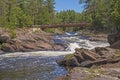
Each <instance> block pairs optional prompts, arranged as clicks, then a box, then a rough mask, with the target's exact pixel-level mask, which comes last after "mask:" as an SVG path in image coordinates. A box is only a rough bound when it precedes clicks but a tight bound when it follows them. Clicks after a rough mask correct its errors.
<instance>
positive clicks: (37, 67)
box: [0, 32, 109, 80]
mask: <svg viewBox="0 0 120 80" xmlns="http://www.w3.org/2000/svg"><path fill="white" fill-rule="evenodd" d="M89 38H90V37H89V36H81V35H78V34H77V33H75V32H72V33H65V34H63V35H55V36H54V41H55V42H56V44H66V45H67V46H68V47H67V48H66V51H36V52H16V53H7V54H3V55H0V80H53V78H55V77H58V76H62V75H64V74H67V71H66V69H65V68H63V67H60V66H59V65H58V64H57V63H56V60H58V59H62V58H63V57H64V56H65V55H66V54H72V53H74V49H75V48H87V49H93V48H94V47H97V46H99V47H105V46H109V44H108V43H107V42H101V41H97V42H94V41H93V42H91V41H89Z"/></svg>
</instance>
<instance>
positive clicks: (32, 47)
mask: <svg viewBox="0 0 120 80" xmlns="http://www.w3.org/2000/svg"><path fill="white" fill-rule="evenodd" d="M1 37H2V36H0V42H2V50H3V51H5V52H19V51H20V52H22V51H38V50H42V51H44V50H64V49H65V45H62V44H61V45H57V44H55V43H54V40H53V38H52V36H51V34H48V33H45V32H43V31H42V32H41V31H40V30H39V29H38V30H37V31H33V30H30V29H27V30H21V29H20V30H16V37H15V38H13V39H10V38H9V37H6V36H3V37H2V38H1Z"/></svg>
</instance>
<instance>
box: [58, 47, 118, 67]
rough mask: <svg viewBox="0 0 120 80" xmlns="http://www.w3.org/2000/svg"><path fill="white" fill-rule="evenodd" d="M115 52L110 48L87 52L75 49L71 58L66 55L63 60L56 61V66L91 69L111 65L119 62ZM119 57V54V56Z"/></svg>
mask: <svg viewBox="0 0 120 80" xmlns="http://www.w3.org/2000/svg"><path fill="white" fill-rule="evenodd" d="M115 51H116V50H114V49H111V48H108V47H106V48H104V47H96V48H95V49H92V50H88V49H83V48H80V49H79V48H77V49H75V53H74V54H73V55H72V57H69V58H68V56H69V55H67V56H66V57H65V58H64V59H63V60H59V61H57V62H58V64H60V65H63V66H72V67H73V66H79V67H92V66H93V65H98V66H100V65H104V64H109V63H110V64H112V63H116V62H119V61H120V58H119V57H117V56H118V55H117V56H116V53H115ZM119 56H120V54H119Z"/></svg>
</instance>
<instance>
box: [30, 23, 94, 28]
mask: <svg viewBox="0 0 120 80" xmlns="http://www.w3.org/2000/svg"><path fill="white" fill-rule="evenodd" d="M91 25H92V24H91V23H88V22H76V23H60V24H48V25H33V26H32V27H40V28H42V29H45V28H59V27H85V26H91Z"/></svg>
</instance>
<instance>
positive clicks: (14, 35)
mask: <svg viewBox="0 0 120 80" xmlns="http://www.w3.org/2000/svg"><path fill="white" fill-rule="evenodd" d="M10 38H11V39H13V38H16V32H15V30H10Z"/></svg>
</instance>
